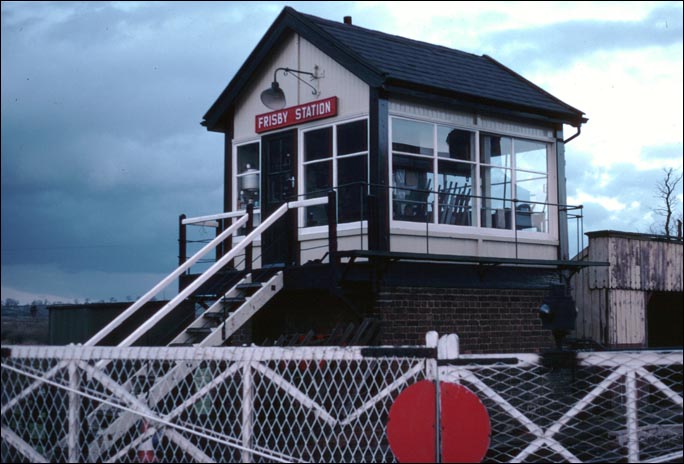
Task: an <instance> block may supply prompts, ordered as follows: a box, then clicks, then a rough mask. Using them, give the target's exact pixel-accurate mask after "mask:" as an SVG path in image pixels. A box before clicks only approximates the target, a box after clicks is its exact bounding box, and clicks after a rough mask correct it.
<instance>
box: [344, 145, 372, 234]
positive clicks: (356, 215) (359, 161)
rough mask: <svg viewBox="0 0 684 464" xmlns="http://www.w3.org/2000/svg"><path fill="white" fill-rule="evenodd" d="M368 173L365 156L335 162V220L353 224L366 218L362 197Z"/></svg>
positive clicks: (363, 198) (366, 211) (363, 197)
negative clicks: (336, 187)
mask: <svg viewBox="0 0 684 464" xmlns="http://www.w3.org/2000/svg"><path fill="white" fill-rule="evenodd" d="M367 173H368V162H367V161H366V156H365V155H363V156H352V157H350V158H342V159H340V160H338V161H337V185H338V186H339V188H338V189H337V220H338V222H340V223H342V222H355V221H361V220H363V219H367V218H368V204H367V203H366V195H364V192H365V188H366V182H367Z"/></svg>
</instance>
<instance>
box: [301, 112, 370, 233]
mask: <svg viewBox="0 0 684 464" xmlns="http://www.w3.org/2000/svg"><path fill="white" fill-rule="evenodd" d="M358 121H365V122H366V150H365V151H360V152H355V153H347V154H344V155H338V154H337V149H338V144H337V132H338V131H337V127H338V126H342V125H345V124H350V123H354V122H358ZM368 125H369V118H368V116H367V115H363V116H358V117H353V118H349V119H342V120H336V121H332V122H331V121H325V122H322V123H321V124H315V125H311V126H307V127H305V128H299V134H298V150H299V159H300V160H302V161H301V162H300V163H299V165H298V166H297V178H298V179H299V181H298V182H297V195H298V197H300V198H303V196H304V195H306V185H305V182H306V176H305V170H306V166H307V165H309V164H315V163H321V162H332V182H331V183H332V188H334V189H337V188H338V177H339V176H338V174H339V172H338V160H340V159H348V158H354V157H362V156H365V157H366V163H365V166H366V179H369V178H370V177H369V176H370V127H369V126H368ZM327 127H331V128H332V154H331V156H330V157H328V158H321V159H316V160H312V161H304V150H305V146H304V137H305V134H306V133H308V132H312V131H316V130H320V129H325V128H327ZM305 211H306V208H299V211H298V213H297V214H298V219H297V221H298V226H299V230H300V233H301V234H305V235H313V234H320V233H326V234H327V232H328V226H327V224H326V225H316V226H309V227H307V226H306V218H305V216H304V214H305ZM337 227H338V230H339V231H345V230H357V231H358V230H359V227H361V229H362V230H363V233H364V234H365V233H367V230H368V220H367V219H364V220H362V221H354V222H343V223H339V222H338V224H337Z"/></svg>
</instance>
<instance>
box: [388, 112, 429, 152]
mask: <svg viewBox="0 0 684 464" xmlns="http://www.w3.org/2000/svg"><path fill="white" fill-rule="evenodd" d="M433 127H434V126H433V125H432V124H427V123H424V122H416V121H407V120H406V119H392V150H397V151H403V152H406V153H416V154H419V155H429V156H432V155H433V147H434V143H433V142H434V140H433V138H434V136H433Z"/></svg>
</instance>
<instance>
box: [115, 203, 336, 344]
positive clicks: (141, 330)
mask: <svg viewBox="0 0 684 464" xmlns="http://www.w3.org/2000/svg"><path fill="white" fill-rule="evenodd" d="M327 203H328V198H327V197H322V198H313V199H311V200H300V201H295V202H290V203H283V204H282V205H281V206H280V207H279V208H278V209H276V210H275V211H274V212H273V213H271V215H270V216H268V217H267V218H266V219H264V220H263V221H262V222H261V224H259V225H258V226H257V227H256V228H255V229H254V230H253V231H252V232H250V233H249V234H247V236H246V237H245V238H244V239H242V240H241V241H240V242H239V243H238V244H237V245H235V246H234V247H233V248H232V249H231V250H230V251H229V252H228V253H226V254H225V255H223V256H222V257H221V259H219V260H218V261H216V262H215V263H214V264H213V265H212V266H211V267H209V269H207V270H206V271H204V272H203V273H202V274H201V275H200V276H199V277H198V278H197V279H195V280H193V281H192V283H190V285H188V286H187V287H185V288H184V289H183V290H182V291H181V292H179V293H178V295H176V296H175V297H174V298H173V299H172V300H171V301H169V302H168V303H166V304H165V305H164V306H163V307H162V308H160V309H159V310H158V311H157V312H156V313H154V315H153V316H152V317H150V318H149V319H148V320H147V321H145V322H144V323H143V324H142V325H141V326H140V327H138V328H137V329H136V330H135V331H133V333H131V334H130V335H129V336H128V337H126V339H124V340H123V341H122V342H121V343H119V344H118V345H117V346H130V345H132V344H133V343H134V342H135V341H136V340H138V339H139V338H140V337H142V336H143V335H144V334H145V333H146V332H147V331H148V330H150V329H151V328H152V327H153V326H154V325H155V324H156V323H157V322H159V321H160V320H161V319H162V318H163V317H164V316H166V315H167V314H168V313H169V312H171V311H172V310H173V309H174V308H175V307H176V306H178V304H179V303H180V302H181V301H183V300H185V299H186V298H187V297H188V296H190V295H191V294H192V292H194V291H195V290H197V289H198V288H199V287H200V286H201V285H202V284H204V283H205V282H206V281H208V280H209V279H210V278H211V277H213V276H214V274H216V272H218V271H219V270H220V269H222V268H223V267H224V266H225V265H226V264H228V262H230V261H231V260H233V259H234V258H235V257H236V256H237V255H238V253H240V252H241V251H242V250H244V249H245V248H246V247H247V245H249V244H250V243H252V241H254V239H255V238H256V237H259V236H260V235H261V234H262V232H264V231H265V230H266V229H268V228H269V227H270V226H271V225H273V223H275V222H276V221H277V220H278V219H280V218H281V217H282V216H283V215H284V214H285V213H286V212H287V210H288V209H290V205H292V207H293V208H298V207H303V206H315V205H323V204H327ZM238 222H239V221H238ZM235 224H237V222H236V223H235ZM235 224H233V226H234V225H235ZM233 226H231V228H232V227H233ZM103 330H104V329H103Z"/></svg>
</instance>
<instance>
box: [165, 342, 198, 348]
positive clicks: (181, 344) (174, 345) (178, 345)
mask: <svg viewBox="0 0 684 464" xmlns="http://www.w3.org/2000/svg"><path fill="white" fill-rule="evenodd" d="M169 346H170V347H172V348H184V347H189V346H193V344H192V343H190V342H178V343H170V344H169Z"/></svg>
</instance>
